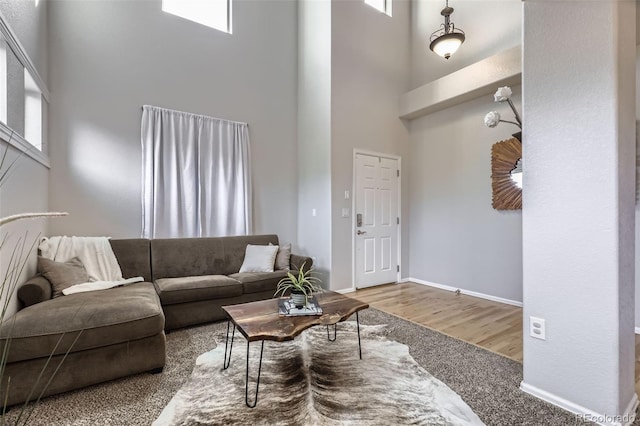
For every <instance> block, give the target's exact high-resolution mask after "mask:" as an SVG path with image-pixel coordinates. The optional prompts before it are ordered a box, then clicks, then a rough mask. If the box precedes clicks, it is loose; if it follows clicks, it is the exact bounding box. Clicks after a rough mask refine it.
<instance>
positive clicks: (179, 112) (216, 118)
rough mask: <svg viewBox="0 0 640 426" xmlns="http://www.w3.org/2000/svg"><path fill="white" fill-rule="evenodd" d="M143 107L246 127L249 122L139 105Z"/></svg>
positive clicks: (142, 108)
mask: <svg viewBox="0 0 640 426" xmlns="http://www.w3.org/2000/svg"><path fill="white" fill-rule="evenodd" d="M145 107H149V108H155V109H159V110H162V111H168V112H177V113H178V114H188V115H193V116H195V117H202V118H209V119H213V120H224V121H228V122H230V123H236V124H244V125H246V126H247V127H249V123H245V122H244V121H235V120H227V119H226V118H218V117H211V116H209V115H204V114H196V113H193V112H187V111H179V110H176V109H170V108H163V107H159V106H155V105H142V107H140V109H141V110H143V111H144V108H145Z"/></svg>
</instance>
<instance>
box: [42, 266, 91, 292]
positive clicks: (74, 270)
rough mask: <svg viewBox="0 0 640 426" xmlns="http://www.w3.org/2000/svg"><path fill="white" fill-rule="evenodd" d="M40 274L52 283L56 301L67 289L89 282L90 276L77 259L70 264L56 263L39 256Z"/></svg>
mask: <svg viewBox="0 0 640 426" xmlns="http://www.w3.org/2000/svg"><path fill="white" fill-rule="evenodd" d="M38 272H40V273H41V274H42V275H43V276H44V277H45V278H46V279H47V280H48V281H49V282H50V283H51V288H52V290H53V298H54V299H55V298H56V297H60V296H62V295H63V294H62V290H64V289H65V288H69V287H71V286H73V285H76V284H82V283H86V282H87V281H89V274H87V270H86V269H84V266H83V265H82V262H80V259H78V258H77V257H74V258H73V259H71V260H69V261H68V262H55V261H53V260H51V259H47V258H45V257H42V256H38Z"/></svg>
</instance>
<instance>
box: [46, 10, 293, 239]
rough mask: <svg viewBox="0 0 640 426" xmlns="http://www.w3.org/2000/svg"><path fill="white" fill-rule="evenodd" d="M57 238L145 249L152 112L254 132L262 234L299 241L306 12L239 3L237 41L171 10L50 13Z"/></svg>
mask: <svg viewBox="0 0 640 426" xmlns="http://www.w3.org/2000/svg"><path fill="white" fill-rule="evenodd" d="M50 9H51V10H50V22H49V25H50V30H51V37H50V38H49V40H50V43H49V47H50V53H51V55H50V68H51V73H50V81H51V83H50V89H51V91H52V99H53V102H52V104H51V117H50V145H51V152H52V154H51V164H52V170H51V184H50V196H51V208H53V209H65V210H68V211H69V212H70V213H71V217H70V218H69V219H68V220H59V221H56V222H55V223H52V226H51V233H52V234H75V235H110V236H114V237H137V236H139V235H140V231H141V200H140V198H141V195H140V194H141V183H140V180H141V165H140V164H141V150H140V118H141V106H142V105H143V104H152V105H158V106H162V107H166V108H172V109H178V110H183V111H189V112H194V113H198V114H205V115H209V116H213V117H218V118H225V119H230V120H236V121H244V122H247V123H249V126H250V127H249V129H250V130H249V131H250V137H251V151H252V152H251V153H252V172H253V189H254V191H253V194H254V195H253V196H254V231H255V232H256V233H263V232H272V233H277V234H278V235H279V236H280V238H281V240H283V241H293V242H295V241H296V238H297V236H296V233H297V232H296V218H297V211H296V209H297V184H296V177H297V170H296V160H297V157H296V87H297V81H296V78H297V76H296V65H297V62H296V61H297V55H296V37H297V34H296V27H297V23H296V9H297V4H296V2H292V1H269V2H265V1H238V2H234V9H233V20H234V22H233V34H231V35H229V34H226V33H223V32H220V31H217V30H214V29H210V28H208V27H205V26H202V25H199V24H195V23H192V22H190V21H187V20H184V19H182V18H178V17H176V16H173V15H169V14H166V13H164V12H162V11H161V1H160V0H154V1H117V2H115V1H90V2H79V1H51V4H50Z"/></svg>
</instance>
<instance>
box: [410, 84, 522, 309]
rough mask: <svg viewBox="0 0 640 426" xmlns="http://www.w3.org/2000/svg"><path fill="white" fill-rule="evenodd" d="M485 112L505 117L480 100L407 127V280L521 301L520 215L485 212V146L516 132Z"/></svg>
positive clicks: (487, 207)
mask: <svg viewBox="0 0 640 426" xmlns="http://www.w3.org/2000/svg"><path fill="white" fill-rule="evenodd" d="M513 90H514V94H515V96H514V101H515V104H516V107H517V108H518V109H519V110H520V111H521V107H520V96H519V90H520V87H513ZM491 110H498V111H499V112H500V113H504V114H503V115H504V116H505V118H506V116H510V112H509V108H508V106H506V105H497V104H494V103H493V98H492V96H486V97H481V98H478V99H475V100H473V101H470V102H466V103H464V104H460V105H457V106H454V107H452V108H448V109H445V110H442V111H439V112H436V113H434V114H431V115H428V116H426V117H422V118H419V119H416V120H413V121H412V123H411V155H410V158H411V159H410V199H411V217H410V223H409V228H410V229H411V234H410V244H411V248H410V253H411V261H410V262H411V273H410V276H411V277H413V278H417V279H420V280H425V281H429V282H432V283H436V284H442V285H448V286H452V287H455V288H460V289H463V290H470V291H475V292H480V293H485V294H488V295H491V296H497V297H501V298H505V299H509V300H515V301H522V214H521V211H496V210H494V209H493V208H492V207H491V146H492V144H494V143H495V142H498V141H500V140H504V139H508V138H510V137H511V133H513V132H516V131H517V130H518V128H517V127H515V126H513V125H509V124H505V123H501V124H500V125H499V126H498V127H496V128H495V129H489V128H487V127H485V126H484V124H483V118H484V115H485V113H486V112H488V111H491Z"/></svg>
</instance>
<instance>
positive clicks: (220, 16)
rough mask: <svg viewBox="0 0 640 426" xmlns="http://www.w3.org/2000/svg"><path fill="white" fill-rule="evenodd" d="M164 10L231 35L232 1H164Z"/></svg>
mask: <svg viewBox="0 0 640 426" xmlns="http://www.w3.org/2000/svg"><path fill="white" fill-rule="evenodd" d="M162 10H163V11H164V12H167V13H170V14H172V15H176V16H179V17H181V18H184V19H188V20H190V21H193V22H197V23H198V24H202V25H206V26H207V27H211V28H214V29H216V30H220V31H224V32H226V33H229V34H231V0H162Z"/></svg>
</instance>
